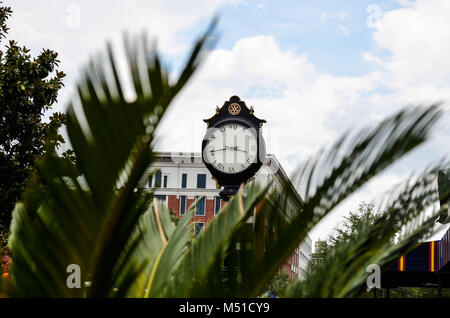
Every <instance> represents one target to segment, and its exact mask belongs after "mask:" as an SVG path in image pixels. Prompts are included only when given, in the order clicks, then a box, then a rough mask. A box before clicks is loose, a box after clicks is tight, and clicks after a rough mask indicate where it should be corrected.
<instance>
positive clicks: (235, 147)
mask: <svg viewBox="0 0 450 318" xmlns="http://www.w3.org/2000/svg"><path fill="white" fill-rule="evenodd" d="M230 148H231V149H233V150H237V151H242V152H247V151H246V150H243V149H238V146H234V147H230Z"/></svg>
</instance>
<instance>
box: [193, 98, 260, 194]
mask: <svg viewBox="0 0 450 318" xmlns="http://www.w3.org/2000/svg"><path fill="white" fill-rule="evenodd" d="M204 121H205V122H206V124H207V131H206V134H205V137H204V138H203V142H202V160H203V163H204V164H205V166H206V168H208V170H209V171H210V172H211V175H212V176H213V178H214V179H215V180H216V184H217V187H218V188H219V187H223V188H224V189H223V190H222V191H221V192H220V193H219V194H220V196H221V197H222V198H223V199H224V200H228V199H229V197H230V196H231V195H233V194H235V193H236V191H237V190H238V189H239V186H240V185H241V184H242V183H247V182H248V181H249V180H250V179H251V178H252V177H253V176H254V175H255V173H256V172H257V171H258V170H259V169H260V168H261V166H262V164H263V163H264V158H265V155H266V147H265V143H264V139H263V137H262V133H261V128H262V124H263V123H265V122H266V121H265V120H264V119H259V118H257V117H256V116H255V115H254V114H253V107H250V108H248V107H247V106H246V105H245V102H244V101H241V100H240V98H239V97H237V96H232V97H230V100H229V101H226V102H225V103H224V104H223V106H222V107H221V108H219V107H216V114H215V115H214V116H212V117H211V118H209V119H205V120H204Z"/></svg>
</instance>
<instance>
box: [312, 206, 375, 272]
mask: <svg viewBox="0 0 450 318" xmlns="http://www.w3.org/2000/svg"><path fill="white" fill-rule="evenodd" d="M373 209H374V206H373V205H372V204H367V203H365V202H361V203H360V204H359V207H358V210H357V212H350V213H349V215H348V216H346V217H344V223H343V224H342V225H341V226H340V227H337V228H336V229H335V232H334V233H332V234H331V235H330V237H328V239H326V240H324V241H317V242H316V250H315V252H314V253H313V255H312V256H311V258H312V259H311V261H312V264H311V265H312V266H314V264H315V263H321V262H322V261H323V260H324V259H326V257H327V255H329V254H330V253H331V252H332V251H333V249H334V247H335V246H336V245H337V244H339V243H341V242H351V241H355V240H357V239H358V238H359V236H360V235H361V234H362V230H363V229H364V228H365V227H367V226H370V225H373V224H374V223H375V222H376V221H377V215H376V214H375V212H374V210H373Z"/></svg>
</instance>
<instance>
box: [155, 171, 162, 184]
mask: <svg viewBox="0 0 450 318" xmlns="http://www.w3.org/2000/svg"><path fill="white" fill-rule="evenodd" d="M155 188H161V170H158V171H156V173H155Z"/></svg>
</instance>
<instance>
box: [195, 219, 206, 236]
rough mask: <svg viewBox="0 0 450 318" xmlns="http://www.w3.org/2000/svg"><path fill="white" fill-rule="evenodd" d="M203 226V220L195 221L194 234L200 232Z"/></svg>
mask: <svg viewBox="0 0 450 318" xmlns="http://www.w3.org/2000/svg"><path fill="white" fill-rule="evenodd" d="M203 226H205V222H195V235H197V234H198V233H200V231H201V230H202V228H203Z"/></svg>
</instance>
